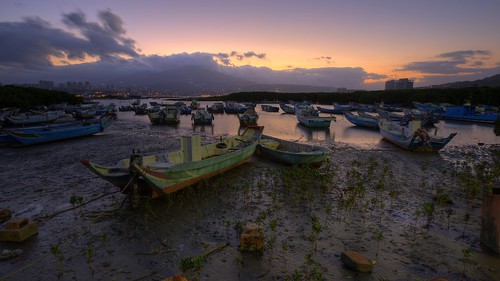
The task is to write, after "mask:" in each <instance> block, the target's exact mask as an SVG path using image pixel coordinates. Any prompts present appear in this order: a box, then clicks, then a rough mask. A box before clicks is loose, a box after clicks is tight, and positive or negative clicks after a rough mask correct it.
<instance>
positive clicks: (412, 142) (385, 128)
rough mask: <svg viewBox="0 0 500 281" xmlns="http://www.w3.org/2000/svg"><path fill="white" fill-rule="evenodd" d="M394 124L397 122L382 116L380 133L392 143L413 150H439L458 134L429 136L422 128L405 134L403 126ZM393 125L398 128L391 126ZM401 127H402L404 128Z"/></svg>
mask: <svg viewBox="0 0 500 281" xmlns="http://www.w3.org/2000/svg"><path fill="white" fill-rule="evenodd" d="M413 122H414V121H413ZM394 124H396V123H394V122H392V121H390V120H387V119H385V118H380V119H379V129H380V134H381V135H382V136H383V137H384V139H386V140H388V141H390V142H391V143H393V144H395V145H397V146H399V147H401V148H403V149H406V150H411V151H422V152H437V151H439V150H441V149H442V148H443V147H445V146H446V145H447V144H448V143H449V142H450V141H451V140H452V139H453V138H454V137H455V135H456V133H452V134H450V135H449V136H448V137H434V136H429V135H428V134H427V133H426V132H425V131H424V130H422V129H420V128H419V129H417V130H415V131H414V132H413V133H411V134H405V133H402V130H403V128H402V126H397V125H394ZM391 126H394V127H396V128H391ZM399 128H402V130H400V129H399Z"/></svg>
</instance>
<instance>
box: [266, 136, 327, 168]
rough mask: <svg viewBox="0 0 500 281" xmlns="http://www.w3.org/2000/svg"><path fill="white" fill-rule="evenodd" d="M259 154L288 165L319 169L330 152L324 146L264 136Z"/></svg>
mask: <svg viewBox="0 0 500 281" xmlns="http://www.w3.org/2000/svg"><path fill="white" fill-rule="evenodd" d="M257 154H259V155H261V156H262V157H265V158H269V159H271V160H274V161H278V162H281V163H284V164H288V165H301V164H309V165H311V166H315V167H319V166H321V164H322V163H323V162H324V161H325V159H326V158H327V157H328V155H329V154H330V150H329V149H328V148H326V147H323V146H317V145H311V144H307V143H299V142H296V141H287V140H283V139H279V138H275V137H272V136H267V135H263V136H262V137H261V139H260V141H259V145H258V146H257Z"/></svg>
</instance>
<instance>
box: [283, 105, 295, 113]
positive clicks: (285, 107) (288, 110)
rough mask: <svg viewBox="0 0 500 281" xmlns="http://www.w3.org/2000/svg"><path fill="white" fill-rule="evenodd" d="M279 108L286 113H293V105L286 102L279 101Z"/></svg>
mask: <svg viewBox="0 0 500 281" xmlns="http://www.w3.org/2000/svg"><path fill="white" fill-rule="evenodd" d="M280 108H281V110H283V112H285V113H287V114H295V107H293V106H290V105H288V104H286V103H280Z"/></svg>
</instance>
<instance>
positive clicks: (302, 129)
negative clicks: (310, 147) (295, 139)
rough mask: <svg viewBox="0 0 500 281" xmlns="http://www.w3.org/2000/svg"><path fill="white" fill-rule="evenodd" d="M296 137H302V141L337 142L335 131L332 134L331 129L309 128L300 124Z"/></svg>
mask: <svg viewBox="0 0 500 281" xmlns="http://www.w3.org/2000/svg"><path fill="white" fill-rule="evenodd" d="M295 135H300V136H301V137H300V138H301V140H302V141H306V140H307V141H326V142H334V141H335V131H333V134H332V133H331V132H330V128H308V127H306V126H303V125H302V124H299V123H297V125H296V126H295Z"/></svg>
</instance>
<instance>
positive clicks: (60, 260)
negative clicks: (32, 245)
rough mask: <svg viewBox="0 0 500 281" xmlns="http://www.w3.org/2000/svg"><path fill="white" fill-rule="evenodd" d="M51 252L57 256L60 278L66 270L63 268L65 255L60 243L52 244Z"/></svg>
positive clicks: (58, 275) (57, 268)
mask: <svg viewBox="0 0 500 281" xmlns="http://www.w3.org/2000/svg"><path fill="white" fill-rule="evenodd" d="M50 252H51V253H52V254H53V255H54V257H55V258H56V270H57V278H58V279H59V278H61V277H62V275H63V272H64V268H63V262H64V255H63V253H62V251H61V250H60V249H59V245H51V246H50Z"/></svg>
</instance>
